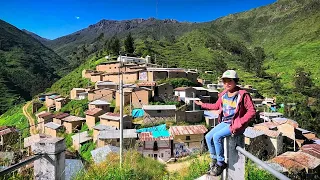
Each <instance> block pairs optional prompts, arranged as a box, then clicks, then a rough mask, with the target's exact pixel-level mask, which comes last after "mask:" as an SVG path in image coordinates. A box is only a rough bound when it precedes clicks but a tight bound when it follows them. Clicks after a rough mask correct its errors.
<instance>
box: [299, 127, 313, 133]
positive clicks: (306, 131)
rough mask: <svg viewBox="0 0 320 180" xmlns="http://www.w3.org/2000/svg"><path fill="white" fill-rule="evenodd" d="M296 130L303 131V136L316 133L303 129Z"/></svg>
mask: <svg viewBox="0 0 320 180" xmlns="http://www.w3.org/2000/svg"><path fill="white" fill-rule="evenodd" d="M296 130H298V131H301V133H302V134H307V133H314V132H311V131H308V130H306V129H302V128H296Z"/></svg>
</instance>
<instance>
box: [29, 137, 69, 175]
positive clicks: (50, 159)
mask: <svg viewBox="0 0 320 180" xmlns="http://www.w3.org/2000/svg"><path fill="white" fill-rule="evenodd" d="M31 148H32V150H33V152H34V154H39V155H43V157H41V158H40V159H38V160H36V161H34V176H35V179H39V180H43V179H45V180H64V179H65V172H64V169H65V150H66V144H65V141H64V139H63V138H43V139H41V140H40V141H39V142H36V143H34V144H32V145H31Z"/></svg>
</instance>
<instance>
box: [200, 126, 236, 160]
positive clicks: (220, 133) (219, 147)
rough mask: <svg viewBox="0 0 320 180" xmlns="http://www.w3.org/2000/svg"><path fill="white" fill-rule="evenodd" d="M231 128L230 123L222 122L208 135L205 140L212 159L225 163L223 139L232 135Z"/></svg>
mask: <svg viewBox="0 0 320 180" xmlns="http://www.w3.org/2000/svg"><path fill="white" fill-rule="evenodd" d="M229 127H230V124H229V123H225V122H221V123H220V124H218V125H217V126H216V127H214V128H213V129H211V131H209V132H208V133H207V134H206V136H205V138H206V142H207V145H208V149H209V152H210V156H211V158H212V159H217V161H224V146H223V139H224V138H225V137H227V136H230V135H231V132H230V129H229Z"/></svg>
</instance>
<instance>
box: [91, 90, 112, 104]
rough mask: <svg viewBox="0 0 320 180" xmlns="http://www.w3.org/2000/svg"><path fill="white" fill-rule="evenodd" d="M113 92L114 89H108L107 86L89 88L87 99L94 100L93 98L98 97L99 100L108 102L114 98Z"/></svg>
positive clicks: (96, 98)
mask: <svg viewBox="0 0 320 180" xmlns="http://www.w3.org/2000/svg"><path fill="white" fill-rule="evenodd" d="M115 92H116V90H114V89H108V88H104V89H95V90H90V91H89V92H88V100H89V101H94V100H98V99H100V100H104V101H107V102H110V101H112V100H113V99H114V97H115Z"/></svg>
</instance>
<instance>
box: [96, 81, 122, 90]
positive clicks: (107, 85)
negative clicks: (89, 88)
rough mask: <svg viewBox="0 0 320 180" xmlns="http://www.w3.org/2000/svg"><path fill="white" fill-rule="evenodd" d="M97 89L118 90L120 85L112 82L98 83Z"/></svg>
mask: <svg viewBox="0 0 320 180" xmlns="http://www.w3.org/2000/svg"><path fill="white" fill-rule="evenodd" d="M95 88H96V89H105V88H107V89H114V90H117V89H118V84H117V83H115V82H112V81H98V82H96V84H95Z"/></svg>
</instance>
